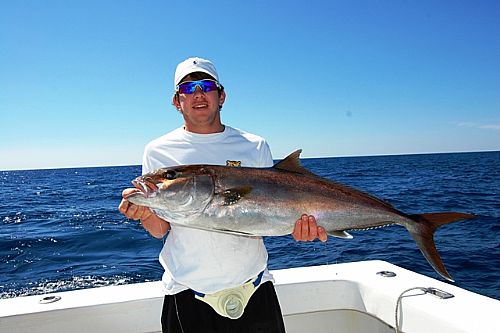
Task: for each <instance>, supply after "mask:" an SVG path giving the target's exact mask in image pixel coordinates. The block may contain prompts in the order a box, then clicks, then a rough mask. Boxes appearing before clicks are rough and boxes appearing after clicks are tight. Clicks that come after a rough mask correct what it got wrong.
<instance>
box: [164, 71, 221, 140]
mask: <svg viewBox="0 0 500 333" xmlns="http://www.w3.org/2000/svg"><path fill="white" fill-rule="evenodd" d="M187 81H196V80H194V79H193V78H192V77H191V76H189V75H188V76H186V77H185V78H184V79H183V80H182V82H187ZM225 99H226V94H225V92H224V91H221V92H220V93H219V91H217V90H213V91H209V92H203V91H202V90H201V89H200V87H197V88H196V89H195V91H194V93H192V94H181V93H179V94H178V97H174V99H173V104H174V106H175V107H176V108H177V109H178V110H179V111H180V112H181V113H182V115H183V117H184V123H185V128H186V130H187V131H189V132H194V133H201V134H207V133H216V132H220V131H221V130H222V124H221V121H220V111H219V106H221V105H222V104H224V101H225Z"/></svg>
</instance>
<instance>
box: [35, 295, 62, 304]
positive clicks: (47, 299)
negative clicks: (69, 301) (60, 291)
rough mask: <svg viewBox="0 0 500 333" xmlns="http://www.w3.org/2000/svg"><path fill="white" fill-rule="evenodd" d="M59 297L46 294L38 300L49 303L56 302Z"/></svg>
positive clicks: (41, 302)
mask: <svg viewBox="0 0 500 333" xmlns="http://www.w3.org/2000/svg"><path fill="white" fill-rule="evenodd" d="M60 299H61V296H46V297H44V298H42V299H41V300H39V301H38V303H40V304H50V303H54V302H57V301H59V300H60Z"/></svg>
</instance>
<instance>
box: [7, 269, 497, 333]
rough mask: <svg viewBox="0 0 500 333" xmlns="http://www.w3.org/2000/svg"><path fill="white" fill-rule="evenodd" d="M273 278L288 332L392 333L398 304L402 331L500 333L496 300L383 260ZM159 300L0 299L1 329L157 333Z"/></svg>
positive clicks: (84, 294) (104, 294)
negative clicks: (434, 291)
mask: <svg viewBox="0 0 500 333" xmlns="http://www.w3.org/2000/svg"><path fill="white" fill-rule="evenodd" d="M379 272H393V273H395V274H396V275H395V276H393V277H388V276H384V275H387V274H378V273H379ZM272 273H273V275H274V277H275V280H276V291H277V293H278V297H279V301H280V304H281V307H282V312H283V316H284V320H285V325H286V328H287V332H288V333H295V332H315V333H323V332H359V333H364V332H370V333H373V332H379V333H385V332H394V327H395V313H396V304H397V303H398V299H399V300H400V306H399V310H400V311H398V323H399V327H400V328H401V331H403V332H408V333H410V332H426V333H427V332H440V333H458V332H463V333H465V332H481V333H484V332H495V333H497V332H500V320H499V317H498V314H499V313H500V301H498V300H495V299H492V298H488V297H486V296H482V295H478V294H475V293H472V292H469V291H467V290H464V289H461V288H458V287H455V286H454V285H452V284H448V283H445V282H441V281H438V280H435V279H432V278H429V277H426V276H423V275H420V274H417V273H414V272H412V271H408V270H405V269H403V268H400V267H398V266H395V265H392V264H390V263H387V262H384V261H363V262H354V263H346V264H335V265H324V266H314V267H300V268H291V269H284V270H276V271H272ZM389 275H390V274H389ZM415 287H423V288H430V287H432V288H437V290H442V291H445V292H447V293H449V294H452V295H453V297H451V298H444V299H443V298H440V297H437V296H436V295H433V294H431V293H423V292H422V291H421V290H410V291H408V292H406V293H405V291H407V290H409V289H412V288H415ZM438 296H439V295H438ZM53 300H56V301H54V302H51V301H53ZM162 302H163V294H162V289H161V282H146V283H139V284H130V285H122V286H108V287H101V288H94V289H84V290H74V291H68V292H61V293H54V294H50V295H39V296H27V297H17V298H12V299H3V300H0V332H9V333H16V332H50V333H53V332H72V333H78V332H93V333H99V332H106V333H107V332H160V331H161V328H160V313H161V309H162Z"/></svg>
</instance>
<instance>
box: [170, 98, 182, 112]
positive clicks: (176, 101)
mask: <svg viewBox="0 0 500 333" xmlns="http://www.w3.org/2000/svg"><path fill="white" fill-rule="evenodd" d="M172 105H173V106H174V107H175V108H176V109H177V110H178V111H179V112H181V103H180V102H179V95H178V94H174V96H172Z"/></svg>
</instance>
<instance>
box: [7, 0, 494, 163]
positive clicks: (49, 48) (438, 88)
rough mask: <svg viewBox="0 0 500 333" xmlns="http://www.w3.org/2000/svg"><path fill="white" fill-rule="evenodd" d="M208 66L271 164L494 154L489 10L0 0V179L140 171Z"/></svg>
mask: <svg viewBox="0 0 500 333" xmlns="http://www.w3.org/2000/svg"><path fill="white" fill-rule="evenodd" d="M190 56H201V57H206V58H208V59H211V60H212V61H213V62H214V63H215V65H216V67H217V69H218V71H219V75H220V78H221V82H222V83H223V84H224V86H225V87H226V92H227V95H228V97H227V100H226V104H225V105H224V109H223V110H222V119H223V122H224V123H225V124H228V125H231V126H233V127H238V128H242V129H245V130H247V131H250V132H253V133H256V134H259V135H261V136H263V137H265V138H266V139H267V140H268V141H269V143H270V145H271V149H272V151H273V155H274V157H275V158H282V157H284V156H286V155H287V154H288V153H289V152H292V151H294V150H295V149H297V148H302V149H303V154H302V156H303V157H319V156H351V155H354V156H356V155H382V154H384V155H385V154H407V153H427V152H450V151H483V150H500V2H499V1H472V0H471V1H459V0H457V1H435V0H434V1H396V0H394V1H389V0H387V1H380V0H379V1H377V0H371V1H360V0H359V1H357V0H354V1H334V0H333V1H332V0H324V1H318V0H309V1H281V0H276V1H225V0H221V1H216V2H213V1H203V2H201V1H200V2H199V3H195V2H184V1H175V2H174V1H148V0H144V1H139V0H136V1H118V0H117V1H113V0H96V1H91V0H82V1H78V0H73V1H66V0H61V1H54V0H44V1H37V0H33V1H23V0H19V1H2V2H0V112H1V118H0V119H1V122H2V130H1V131H0V156H1V159H0V170H8V169H32V168H57V167H71V166H103V165H129V164H140V162H141V158H142V151H143V147H144V145H145V144H146V143H147V142H149V141H150V140H152V139H154V138H156V137H158V136H160V135H162V134H164V133H166V132H168V131H170V130H172V129H174V128H177V127H179V126H181V125H182V118H181V116H180V114H179V113H178V112H177V111H176V110H175V109H174V108H173V106H172V105H171V104H170V100H171V96H172V90H173V83H172V81H173V72H174V70H175V66H176V65H177V63H178V62H180V61H182V60H184V59H185V58H187V57H190Z"/></svg>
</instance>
